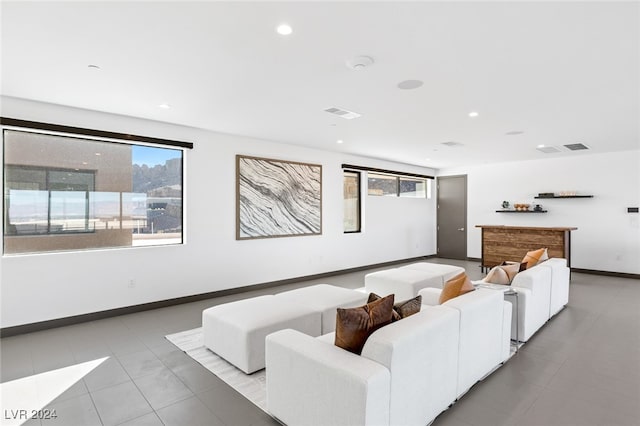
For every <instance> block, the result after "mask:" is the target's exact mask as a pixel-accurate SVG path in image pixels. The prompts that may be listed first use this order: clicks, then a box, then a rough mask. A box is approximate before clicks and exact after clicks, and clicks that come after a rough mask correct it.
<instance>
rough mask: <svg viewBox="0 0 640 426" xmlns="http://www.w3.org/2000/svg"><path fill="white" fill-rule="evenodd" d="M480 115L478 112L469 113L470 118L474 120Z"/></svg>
mask: <svg viewBox="0 0 640 426" xmlns="http://www.w3.org/2000/svg"><path fill="white" fill-rule="evenodd" d="M478 115H480V114H478V113H477V112H476V111H471V112H470V113H469V117H472V118H473V117H477V116H478Z"/></svg>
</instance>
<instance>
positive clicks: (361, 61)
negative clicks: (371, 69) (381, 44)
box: [347, 56, 374, 71]
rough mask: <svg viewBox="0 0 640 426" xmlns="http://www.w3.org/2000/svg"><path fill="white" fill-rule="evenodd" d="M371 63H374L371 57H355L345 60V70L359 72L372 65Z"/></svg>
mask: <svg viewBox="0 0 640 426" xmlns="http://www.w3.org/2000/svg"><path fill="white" fill-rule="evenodd" d="M373 62H374V61H373V58H372V57H371V56H356V57H355V58H352V59H349V60H347V68H350V69H352V70H355V71H360V70H363V69H365V68H366V67H368V66H371V65H373Z"/></svg>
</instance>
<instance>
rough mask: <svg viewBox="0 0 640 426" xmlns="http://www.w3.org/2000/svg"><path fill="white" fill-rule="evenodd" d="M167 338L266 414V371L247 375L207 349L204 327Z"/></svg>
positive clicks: (170, 335)
mask: <svg viewBox="0 0 640 426" xmlns="http://www.w3.org/2000/svg"><path fill="white" fill-rule="evenodd" d="M166 338H167V340H168V341H170V342H171V343H173V344H174V345H176V346H177V347H178V348H179V349H180V350H182V351H184V352H185V353H186V354H187V355H189V356H190V357H191V358H193V359H194V360H196V361H197V362H198V363H200V364H202V366H204V367H205V368H206V369H207V370H209V371H211V372H212V373H213V374H215V375H216V376H218V377H219V378H220V379H222V380H223V381H224V382H225V383H226V384H228V385H229V386H231V387H232V388H234V389H235V390H237V391H238V392H240V393H241V394H242V395H243V396H244V397H245V398H247V399H248V400H249V401H251V402H253V403H254V404H255V405H257V406H258V407H259V408H261V409H262V410H263V411H264V412H265V413H266V412H267V381H266V373H265V370H264V369H262V370H260V371H256V372H255V373H253V374H245V373H244V372H242V371H240V370H239V369H237V368H236V367H234V366H233V365H231V364H229V363H228V362H227V361H225V360H224V359H222V358H220V357H219V356H218V355H216V354H215V353H213V352H211V351H210V350H209V349H207V348H205V347H204V343H203V335H202V327H198V328H194V329H193V330H187V331H182V332H180V333H175V334H169V335H168V336H166Z"/></svg>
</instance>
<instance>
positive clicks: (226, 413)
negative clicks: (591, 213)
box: [0, 259, 640, 426]
mask: <svg viewBox="0 0 640 426" xmlns="http://www.w3.org/2000/svg"><path fill="white" fill-rule="evenodd" d="M429 261H432V262H439V263H449V264H457V265H460V266H463V267H465V268H466V269H467V272H468V273H469V275H470V276H471V278H472V279H479V278H480V277H481V275H480V269H479V267H478V264H477V263H474V262H461V261H453V260H446V259H430V260H429ZM368 272H371V270H367V271H362V272H357V273H350V274H344V275H339V276H335V277H331V278H326V279H322V280H316V281H307V282H300V283H296V284H288V285H283V286H279V287H277V288H272V289H269V290H262V291H252V292H247V293H243V294H236V295H232V296H225V297H220V298H216V299H211V300H206V301H200V302H194V303H189V304H184V305H178V306H173V307H168V308H162V309H156V310H152V311H146V312H141V313H137V314H132V315H123V316H119V317H115V318H110V319H105V320H100V321H94V322H89V323H84V324H78V325H73V326H68V327H61V328H57V329H52V330H47V331H41V332H37V333H31V334H25V335H20V336H14V337H8V338H3V339H0V351H1V378H0V381H2V382H5V381H9V380H13V379H18V378H22V377H25V376H29V375H33V374H36V373H40V372H44V371H49V370H52V369H56V368H60V367H66V366H69V365H73V364H77V363H80V362H84V361H89V360H93V359H96V358H101V357H105V356H108V357H109V359H108V360H107V361H105V362H104V363H103V364H102V365H100V366H99V367H98V368H96V369H95V370H94V371H93V372H91V373H90V374H88V375H87V376H85V377H84V378H83V379H82V380H80V381H79V382H78V383H76V384H75V385H74V386H72V387H71V388H70V389H68V390H67V391H66V392H64V393H63V394H62V395H60V397H58V398H57V399H56V400H55V401H53V402H52V403H51V404H50V408H55V409H56V412H57V414H58V418H57V419H55V420H42V421H39V420H31V421H29V422H28V423H27V424H28V425H30V426H33V425H42V426H49V425H51V426H53V425H65V426H72V425H81V426H88V425H131V426H132V425H181V426H189V425H213V426H223V425H226V426H251V425H253V426H260V425H277V424H278V423H277V422H275V421H274V420H273V419H271V418H270V417H269V416H268V415H266V414H265V413H264V412H262V411H261V410H260V409H258V408H256V407H255V406H254V405H253V404H252V403H250V402H249V401H248V400H246V399H245V398H244V397H242V396H241V395H240V394H238V393H237V392H236V391H235V390H233V389H232V388H230V387H229V386H227V385H226V384H225V383H224V382H222V381H221V380H220V379H218V378H217V377H216V376H214V375H213V374H211V373H210V372H209V371H208V370H206V369H205V368H203V367H202V366H200V365H199V364H198V363H196V362H195V361H193V360H192V359H191V358H190V357H188V356H187V355H185V354H184V353H182V352H181V351H179V350H178V349H177V348H176V347H175V346H173V345H172V344H170V343H169V342H168V341H166V339H165V338H164V336H165V335H166V334H169V333H174V332H178V331H183V330H188V329H191V328H194V327H199V326H200V325H201V312H202V310H203V309H205V308H207V307H210V306H213V305H215V304H219V303H224V302H228V301H231V300H237V299H241V298H246V297H252V296H255V295H258V294H267V293H276V292H279V291H284V290H288V289H290V288H295V287H301V286H306V285H310V284H315V283H318V282H327V283H331V284H335V285H341V286H344V287H347V288H357V287H361V286H362V285H363V277H364V274H366V273H368ZM639 308H640V281H638V280H632V279H623V278H612V277H603V276H596V275H586V274H579V273H574V274H573V276H572V282H571V296H570V301H569V306H568V307H567V308H565V309H564V310H563V311H562V312H561V313H560V314H558V315H557V316H556V317H554V318H553V319H552V320H551V321H549V323H547V324H546V325H545V326H544V327H543V328H542V329H541V330H540V331H539V332H538V333H537V334H536V335H535V336H534V337H533V338H532V339H531V340H530V341H529V343H527V344H526V345H525V346H524V347H523V348H522V349H521V350H520V352H519V353H518V354H517V355H516V356H515V357H514V358H512V359H511V360H510V361H509V362H507V363H506V364H505V365H504V366H502V367H501V368H500V369H498V370H497V371H496V372H494V373H493V374H492V375H491V376H489V377H488V378H487V379H485V380H484V381H483V382H480V383H478V384H477V385H475V386H474V387H473V388H472V389H471V390H470V391H469V392H468V393H467V394H466V395H465V396H464V397H463V398H461V400H460V401H458V402H457V403H456V404H455V405H454V406H453V407H452V408H450V409H449V410H448V411H446V412H444V413H443V414H441V415H440V416H439V417H438V418H437V419H436V420H435V421H434V423H433V425H434V426H499V425H518V426H553V425H563V426H564V425H575V426H589V425H598V426H614V425H620V426H637V425H640V309H639Z"/></svg>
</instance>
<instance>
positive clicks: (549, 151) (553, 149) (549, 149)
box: [536, 146, 560, 154]
mask: <svg viewBox="0 0 640 426" xmlns="http://www.w3.org/2000/svg"><path fill="white" fill-rule="evenodd" d="M536 149H537V150H538V151H540V152H544V153H545V154H553V153H554V152H560V150H559V149H558V148H556V147H555V146H539V147H537V148H536Z"/></svg>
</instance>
